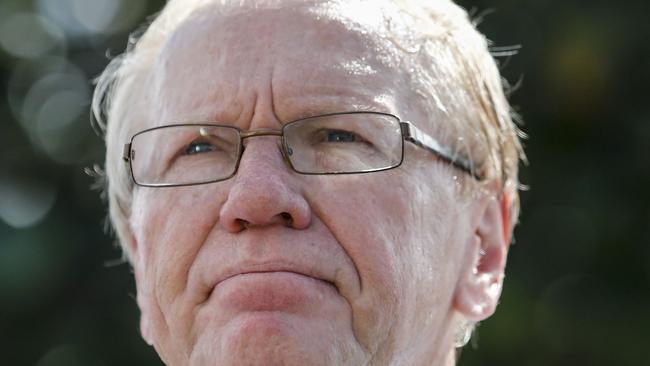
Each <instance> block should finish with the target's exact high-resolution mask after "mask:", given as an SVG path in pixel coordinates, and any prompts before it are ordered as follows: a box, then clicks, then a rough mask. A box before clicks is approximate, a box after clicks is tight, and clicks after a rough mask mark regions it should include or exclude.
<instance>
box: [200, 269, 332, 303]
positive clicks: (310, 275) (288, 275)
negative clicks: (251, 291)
mask: <svg viewBox="0 0 650 366" xmlns="http://www.w3.org/2000/svg"><path fill="white" fill-rule="evenodd" d="M292 278H293V279H302V280H303V281H304V280H308V281H310V282H312V281H313V282H312V283H319V284H321V285H326V286H327V287H331V288H332V289H334V290H335V291H336V293H339V294H340V292H339V288H338V286H337V284H336V283H335V282H334V281H333V280H331V279H329V278H328V277H327V276H325V275H324V274H323V273H319V272H318V271H317V270H316V269H315V268H312V267H306V266H300V265H296V264H288V265H287V264H283V263H280V264H273V263H264V264H257V263H253V264H245V265H240V266H236V267H231V268H229V269H227V270H226V271H224V273H222V274H221V276H219V278H218V279H217V281H215V283H214V286H212V288H211V291H210V293H209V294H208V297H211V296H212V294H213V293H214V291H215V290H217V289H218V288H220V287H223V286H224V285H226V284H227V283H228V282H232V281H233V280H238V281H242V280H245V279H248V280H251V279H257V280H262V279H267V280H269V281H271V280H277V281H282V282H286V281H287V280H290V279H292Z"/></svg>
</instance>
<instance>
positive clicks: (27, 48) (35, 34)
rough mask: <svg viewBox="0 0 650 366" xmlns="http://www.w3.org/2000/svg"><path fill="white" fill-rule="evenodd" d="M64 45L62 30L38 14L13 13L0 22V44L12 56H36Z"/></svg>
mask: <svg viewBox="0 0 650 366" xmlns="http://www.w3.org/2000/svg"><path fill="white" fill-rule="evenodd" d="M64 45H65V37H64V35H63V32H62V30H61V29H60V28H59V27H58V26H57V25H56V24H55V23H53V22H51V21H49V20H48V19H47V18H45V17H42V16H40V15H36V14H31V13H21V14H15V15H13V16H10V17H9V18H8V19H4V20H3V21H2V22H1V23H0V46H2V48H3V49H4V50H5V51H6V52H7V53H9V54H11V55H13V56H16V57H21V58H30V59H31V58H38V57H41V56H43V55H45V54H47V53H49V52H51V51H53V50H55V49H57V48H63V46H64Z"/></svg>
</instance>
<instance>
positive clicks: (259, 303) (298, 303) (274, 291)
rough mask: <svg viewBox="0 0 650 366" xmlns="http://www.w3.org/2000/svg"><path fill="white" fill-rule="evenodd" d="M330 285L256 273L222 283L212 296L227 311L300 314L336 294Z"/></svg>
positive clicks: (306, 278)
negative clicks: (326, 297)
mask: <svg viewBox="0 0 650 366" xmlns="http://www.w3.org/2000/svg"><path fill="white" fill-rule="evenodd" d="M336 293H337V291H336V288H335V287H334V285H332V284H331V283H329V282H326V281H323V280H319V279H316V278H313V277H309V276H305V275H301V274H298V273H294V272H284V271H278V272H254V273H245V274H240V275H236V276H233V277H230V278H228V279H226V280H224V281H222V282H220V283H219V284H218V285H217V286H216V287H215V289H214V292H213V293H212V296H215V295H216V297H217V299H216V300H217V301H218V302H219V303H220V304H221V305H222V306H224V307H225V308H226V309H228V310H234V311H284V312H301V311H302V310H305V309H306V307H310V308H312V307H313V306H315V305H318V304H319V303H320V302H322V301H323V299H324V297H325V296H329V295H332V294H336Z"/></svg>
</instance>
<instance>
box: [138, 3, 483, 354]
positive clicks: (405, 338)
mask: <svg viewBox="0 0 650 366" xmlns="http://www.w3.org/2000/svg"><path fill="white" fill-rule="evenodd" d="M206 14H208V13H207V11H206ZM210 14H211V15H210V16H207V15H205V16H200V17H195V18H193V19H190V20H189V21H187V22H186V23H184V24H183V25H182V26H181V27H180V28H179V29H178V30H177V31H176V32H175V34H174V35H173V36H172V37H171V38H170V40H169V41H168V42H167V43H166V44H165V46H164V48H163V51H162V54H161V56H160V57H159V58H158V59H157V61H156V64H155V70H154V85H152V87H154V88H156V92H155V94H154V95H153V96H152V100H151V101H150V104H149V108H151V111H150V114H151V120H150V124H149V125H148V126H145V127H152V126H155V125H163V124H170V123H183V122H205V121H218V122H219V123H221V124H230V125H233V126H237V127H239V128H241V129H244V130H253V129H260V128H274V129H277V128H280V127H281V125H282V124H283V123H285V122H287V121H291V120H295V119H298V118H301V117H305V116H309V115H314V114H321V113H328V112H342V111H355V110H375V111H382V112H388V113H394V114H396V115H399V116H401V117H402V119H405V120H411V121H413V122H414V123H415V124H416V125H419V126H420V127H422V128H423V129H425V130H433V129H434V126H427V125H426V124H425V122H426V121H431V120H438V121H440V120H441V119H440V118H435V119H434V118H431V116H428V117H427V116H425V115H424V112H423V110H424V108H422V107H421V106H419V105H417V103H411V102H409V87H408V85H406V84H407V83H405V82H403V80H405V76H404V72H405V71H402V69H401V68H400V60H401V55H400V51H397V50H396V48H394V47H392V46H391V44H390V42H388V41H386V40H385V39H381V38H377V39H374V38H373V36H371V35H366V34H364V33H365V32H359V31H358V30H354V31H353V30H351V28H352V27H351V25H350V24H346V23H345V22H341V21H337V20H331V19H329V18H327V17H322V18H320V19H317V16H316V15H313V14H309V13H308V12H307V11H305V10H304V9H294V10H292V9H288V8H285V9H276V10H256V11H252V10H251V11H248V12H242V13H238V14H236V15H214V14H216V13H214V14H213V13H212V12H211V11H210ZM425 117H427V118H425ZM278 143H279V139H278V137H274V136H266V137H257V138H252V139H248V140H246V142H245V144H246V145H245V146H246V150H245V152H244V153H243V156H242V160H241V164H240V166H239V170H238V173H237V175H236V176H235V177H233V178H231V179H229V180H227V181H223V182H219V183H213V184H208V185H200V186H193V187H176V188H162V189H153V188H136V189H135V193H134V199H133V208H132V212H133V214H132V217H131V227H132V231H133V236H134V243H133V246H134V248H133V254H134V255H133V258H134V269H135V272H136V279H137V287H138V301H139V305H140V307H141V309H142V312H143V319H142V332H143V335H144V337H145V338H146V339H147V340H148V341H149V342H151V343H153V344H154V346H155V347H156V350H157V351H158V353H159V354H160V355H161V357H162V358H163V360H164V361H165V362H166V363H167V364H171V365H185V364H191V365H342V364H349V365H361V364H371V365H383V364H389V363H395V364H408V365H416V364H419V363H422V364H432V363H433V364H437V363H436V362H438V361H440V360H441V359H442V357H444V356H445V350H447V349H449V347H450V339H449V338H450V337H449V334H450V333H451V332H452V330H451V329H450V327H451V319H452V316H453V302H454V299H453V297H454V292H455V289H456V284H457V282H458V281H459V277H460V276H461V275H460V274H461V272H462V271H463V269H464V267H467V263H468V261H467V260H465V259H464V255H465V254H466V252H465V251H466V248H467V246H468V245H467V242H469V241H470V240H471V238H472V237H473V235H474V233H473V232H472V231H473V229H472V227H473V225H474V222H475V221H476V220H477V219H476V217H475V215H473V214H472V212H473V211H472V210H471V207H472V206H471V204H466V203H462V202H463V200H461V199H460V198H459V195H458V193H457V190H458V189H457V186H456V185H455V183H454V174H461V173H460V172H455V171H453V170H452V168H450V167H448V166H446V165H445V164H444V163H442V162H440V161H437V160H436V159H435V157H434V156H433V155H431V154H428V153H426V152H425V151H423V150H418V149H416V148H415V147H414V146H412V145H410V144H407V145H406V149H405V163H404V164H403V165H402V166H401V167H399V168H397V169H394V170H390V171H385V172H379V173H373V174H359V175H338V176H307V175H300V174H297V173H295V172H293V171H291V170H290V168H289V167H288V166H287V165H286V164H285V162H284V161H283V158H282V155H281V152H280V149H279V147H278Z"/></svg>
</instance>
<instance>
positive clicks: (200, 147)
mask: <svg viewBox="0 0 650 366" xmlns="http://www.w3.org/2000/svg"><path fill="white" fill-rule="evenodd" d="M214 150H216V147H215V146H214V145H212V144H210V143H209V142H205V141H197V142H192V143H191V144H190V145H189V146H188V147H187V149H185V154H186V155H194V154H201V153H206V152H211V151H214Z"/></svg>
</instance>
